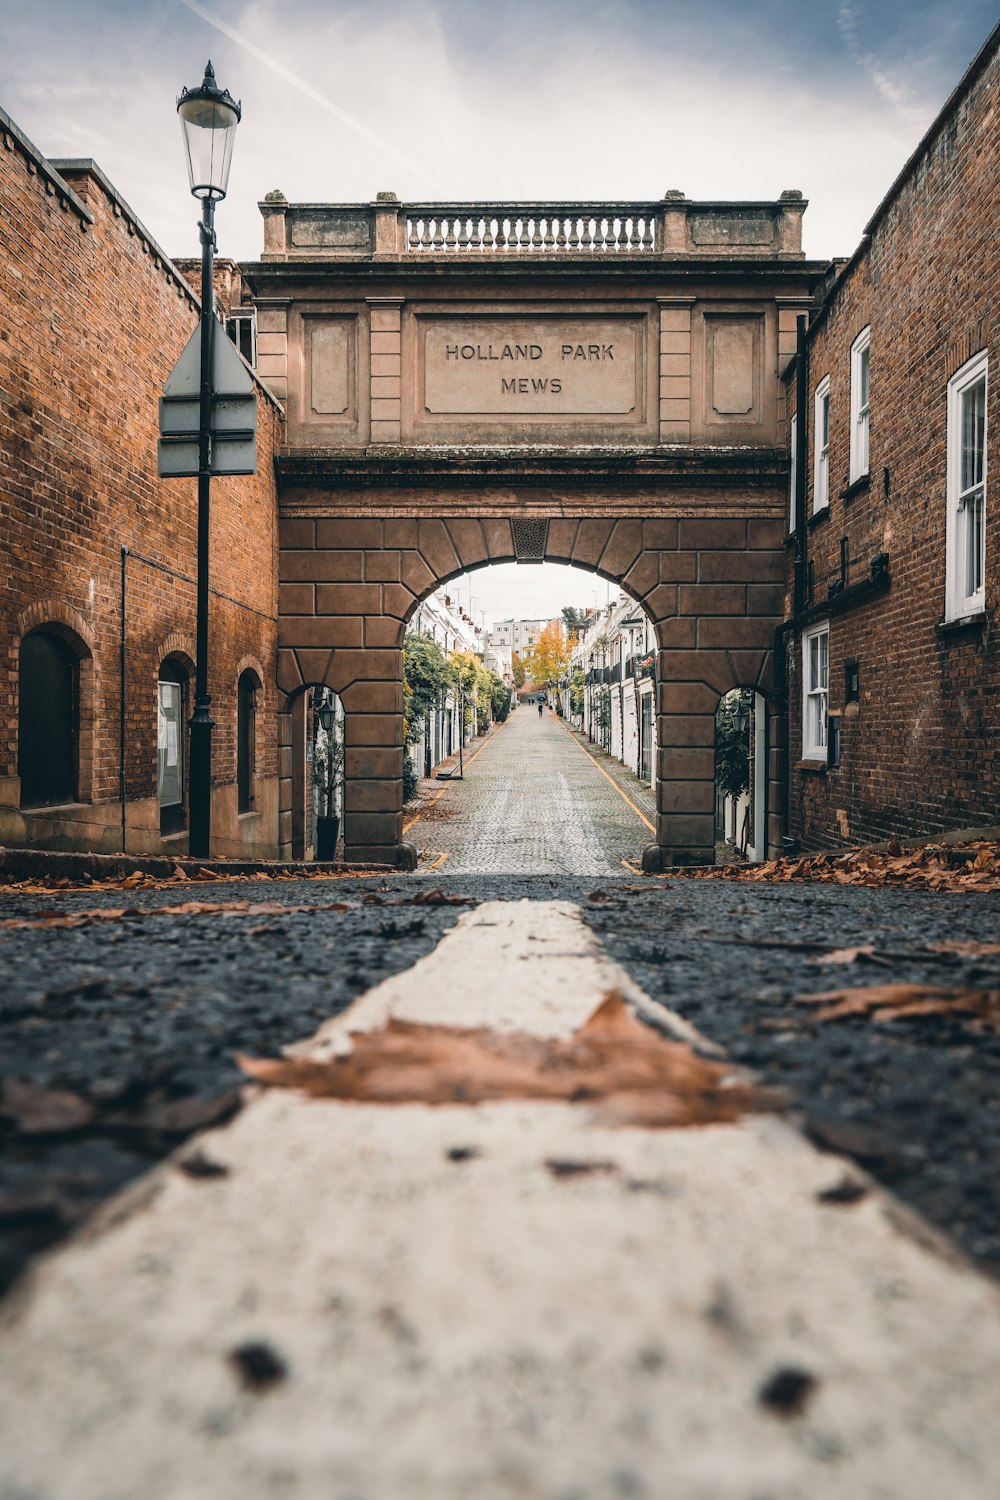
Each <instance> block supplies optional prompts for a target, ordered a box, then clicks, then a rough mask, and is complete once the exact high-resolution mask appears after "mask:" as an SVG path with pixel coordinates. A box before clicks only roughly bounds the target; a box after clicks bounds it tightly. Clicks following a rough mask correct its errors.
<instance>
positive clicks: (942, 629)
mask: <svg viewBox="0 0 1000 1500" xmlns="http://www.w3.org/2000/svg"><path fill="white" fill-rule="evenodd" d="M988 624H989V615H988V614H987V613H986V611H985V609H979V610H976V612H975V614H971V615H956V616H955V618H954V619H953V620H941V621H940V623H939V624H937V625H935V627H934V629H935V630H936V631H937V633H938V635H952V634H955V633H957V632H958V631H960V630H982V629H983V627H984V625H988Z"/></svg>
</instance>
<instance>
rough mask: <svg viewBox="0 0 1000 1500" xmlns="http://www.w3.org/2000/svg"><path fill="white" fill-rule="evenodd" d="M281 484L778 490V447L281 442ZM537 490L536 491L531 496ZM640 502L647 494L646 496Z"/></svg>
mask: <svg viewBox="0 0 1000 1500" xmlns="http://www.w3.org/2000/svg"><path fill="white" fill-rule="evenodd" d="M276 466H277V473H278V481H279V485H280V488H281V491H282V492H283V494H284V495H286V496H287V497H288V498H289V499H290V500H291V499H293V498H294V494H295V492H296V491H301V490H313V491H331V490H358V489H362V490H371V489H383V488H384V489H396V490H417V489H424V488H428V487H430V488H434V489H437V490H442V489H443V490H456V489H467V488H468V487H469V486H470V485H481V486H484V487H490V488H496V487H499V488H503V489H514V490H517V491H522V492H524V491H528V492H532V491H537V490H538V489H539V488H540V487H542V486H544V487H546V489H548V490H553V489H554V490H561V489H564V488H572V489H576V490H580V489H583V490H588V491H599V492H601V493H608V492H609V491H610V492H630V491H631V492H635V491H641V492H643V494H645V495H646V496H647V497H648V494H649V492H650V491H654V492H655V491H660V492H663V491H670V490H678V489H682V490H691V489H695V490H704V489H716V488H720V487H725V488H727V489H730V490H731V489H733V488H734V487H735V488H740V489H750V490H756V491H760V490H769V491H774V490H779V491H780V490H782V489H783V487H785V486H787V483H788V454H787V453H786V451H785V450H784V449H782V448H735V447H732V448H712V447H693V446H688V445H684V446H683V447H682V446H680V445H677V446H669V447H668V446H659V447H631V446H630V447H600V448H598V447H594V448H580V447H573V448H538V447H531V448H512V447H482V448H479V447H456V448H448V449H443V448H427V447H419V448H417V447H413V448H406V447H397V446H395V445H394V446H392V447H388V446H387V447H370V448H366V449H364V450H362V451H358V450H354V451H347V450H344V449H333V448H327V449H295V450H288V449H286V450H285V451H284V452H282V453H281V454H280V455H279V457H278V459H277V465H276ZM539 498H540V497H539ZM646 503H647V504H648V498H647V502H646Z"/></svg>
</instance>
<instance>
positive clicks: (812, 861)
mask: <svg viewBox="0 0 1000 1500" xmlns="http://www.w3.org/2000/svg"><path fill="white" fill-rule="evenodd" d="M678 873H683V874H684V875H686V876H687V877H689V878H690V879H694V880H735V881H786V880H809V881H823V882H831V883H833V884H836V885H873V886H886V885H889V886H901V885H905V886H907V887H908V888H909V889H912V890H926V891H937V890H942V891H1000V843H998V842H997V841H995V840H988V839H975V840H972V841H970V842H968V843H965V844H949V845H947V846H943V845H939V844H924V845H921V846H920V847H919V848H917V849H911V850H908V851H906V853H904V852H903V850H902V848H901V846H900V844H899V841H898V840H895V841H892V842H890V843H889V844H888V845H887V846H886V848H884V849H867V848H866V849H854V850H848V851H847V852H846V853H845V854H839V855H837V854H812V855H799V856H797V857H795V858H786V859H777V860H767V861H765V862H764V863H761V864H756V865H708V866H699V867H696V868H687V869H684V870H683V871H679V872H678Z"/></svg>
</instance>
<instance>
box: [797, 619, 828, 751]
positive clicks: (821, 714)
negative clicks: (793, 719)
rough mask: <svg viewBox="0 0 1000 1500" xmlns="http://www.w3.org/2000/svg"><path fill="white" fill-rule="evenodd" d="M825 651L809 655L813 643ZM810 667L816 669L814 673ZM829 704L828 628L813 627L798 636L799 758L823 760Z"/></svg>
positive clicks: (825, 626) (825, 625) (811, 651)
mask: <svg viewBox="0 0 1000 1500" xmlns="http://www.w3.org/2000/svg"><path fill="white" fill-rule="evenodd" d="M820 641H823V642H825V648H819V649H818V650H817V651H816V653H814V652H813V642H816V643H817V646H818V643H819V642H820ZM814 667H819V668H820V670H819V671H815V670H814ZM829 704H830V626H829V623H825V624H823V625H817V626H816V628H815V629H814V630H807V631H806V632H805V634H804V635H803V637H802V759H803V760H822V761H825V760H826V745H827V714H828V709H829Z"/></svg>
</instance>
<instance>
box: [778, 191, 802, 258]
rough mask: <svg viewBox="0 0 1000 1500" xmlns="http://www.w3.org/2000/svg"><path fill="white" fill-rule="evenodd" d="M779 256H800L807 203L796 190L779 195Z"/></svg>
mask: <svg viewBox="0 0 1000 1500" xmlns="http://www.w3.org/2000/svg"><path fill="white" fill-rule="evenodd" d="M780 202H781V209H782V213H781V254H782V255H794V256H796V257H797V256H800V255H801V254H802V217H803V215H804V213H805V211H806V209H807V208H808V206H809V205H808V203H807V202H806V200H805V198H803V196H802V194H801V193H800V192H799V190H798V188H786V189H785V191H784V192H783V193H782V195H781V199H780Z"/></svg>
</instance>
